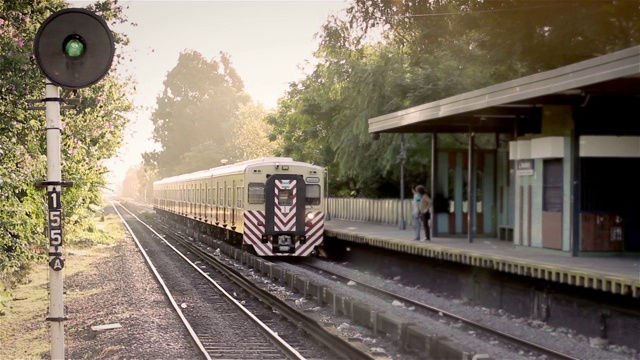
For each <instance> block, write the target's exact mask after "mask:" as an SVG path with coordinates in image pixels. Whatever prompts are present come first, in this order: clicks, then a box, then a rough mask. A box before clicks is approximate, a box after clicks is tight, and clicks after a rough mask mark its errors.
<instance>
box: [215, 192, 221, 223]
mask: <svg viewBox="0 0 640 360" xmlns="http://www.w3.org/2000/svg"><path fill="white" fill-rule="evenodd" d="M216 191H217V192H218V196H217V202H216V226H217V225H218V224H220V219H221V218H222V217H221V216H220V207H221V206H222V187H221V186H220V181H216Z"/></svg>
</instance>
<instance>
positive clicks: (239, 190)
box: [236, 186, 242, 208]
mask: <svg viewBox="0 0 640 360" xmlns="http://www.w3.org/2000/svg"><path fill="white" fill-rule="evenodd" d="M236 207H237V208H242V187H241V186H238V187H237V188H236Z"/></svg>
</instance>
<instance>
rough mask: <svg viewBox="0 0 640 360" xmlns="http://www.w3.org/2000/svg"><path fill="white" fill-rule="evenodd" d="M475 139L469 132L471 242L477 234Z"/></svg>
mask: <svg viewBox="0 0 640 360" xmlns="http://www.w3.org/2000/svg"><path fill="white" fill-rule="evenodd" d="M474 137H475V134H474V133H473V132H472V131H469V159H468V160H467V161H468V165H467V169H469V173H468V174H467V177H468V179H467V183H468V184H469V185H468V186H469V194H468V199H467V201H468V203H469V209H468V210H469V211H467V217H468V218H467V224H469V226H468V229H467V237H468V239H469V242H470V243H472V242H473V234H474V233H475V232H476V221H475V220H476V170H475V166H474V165H475V161H473V157H474V154H475V152H474V151H473V146H474V141H473V140H474Z"/></svg>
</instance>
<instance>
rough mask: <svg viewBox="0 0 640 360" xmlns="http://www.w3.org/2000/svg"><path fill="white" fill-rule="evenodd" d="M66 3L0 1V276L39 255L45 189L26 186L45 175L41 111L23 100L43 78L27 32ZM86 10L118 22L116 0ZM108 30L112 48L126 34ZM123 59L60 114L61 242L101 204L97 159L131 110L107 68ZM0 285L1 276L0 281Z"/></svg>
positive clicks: (111, 146) (110, 150) (113, 145)
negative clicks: (67, 184)
mask: <svg viewBox="0 0 640 360" xmlns="http://www.w3.org/2000/svg"><path fill="white" fill-rule="evenodd" d="M66 7H68V5H67V4H66V3H65V2H63V1H58V0H43V1H30V0H16V1H5V2H2V3H0V48H1V49H2V52H0V76H1V77H2V81H1V82H0V202H1V203H2V204H3V211H2V212H0V275H1V276H0V279H2V278H5V279H7V278H8V277H9V275H10V274H11V273H13V272H14V271H16V270H19V269H25V268H27V267H28V264H29V261H31V260H33V259H34V258H36V257H37V256H38V255H40V256H46V251H44V249H45V248H46V247H48V239H46V238H45V236H43V234H44V230H45V214H46V210H47V207H46V203H45V194H44V192H43V191H42V190H41V189H37V188H36V187H35V186H34V184H35V182H36V181H42V180H45V179H46V177H47V167H46V164H47V158H46V135H45V133H46V130H45V128H46V125H45V114H44V112H43V111H27V103H26V99H42V98H43V97H44V87H45V86H44V84H45V79H44V76H43V75H42V73H41V71H40V69H39V68H38V66H37V63H36V61H35V57H34V55H33V45H32V44H33V39H34V36H35V34H36V32H37V30H38V28H39V27H40V24H42V22H44V20H45V19H46V18H47V17H48V16H49V15H50V14H52V13H53V12H55V11H57V10H60V9H63V8H66ZM89 8H90V9H91V10H93V11H95V12H96V13H97V14H98V15H100V16H102V17H103V18H104V19H105V20H106V21H107V22H108V23H110V24H112V25H113V24H114V23H116V22H122V21H126V19H125V18H124V17H123V15H122V8H121V7H120V6H119V5H118V4H117V2H114V1H104V2H97V3H95V4H92V5H90V6H89ZM115 35H116V36H115V39H116V42H117V48H118V50H120V49H121V48H122V46H125V45H126V43H127V38H126V36H125V35H124V34H115ZM124 60H125V59H124V58H123V57H122V56H121V55H120V54H119V53H118V58H117V59H116V61H115V62H114V66H113V67H112V70H111V72H110V74H109V75H107V76H106V77H105V78H104V79H103V80H102V81H101V82H100V83H98V84H96V85H94V86H92V87H90V88H85V89H81V90H79V91H78V92H77V96H78V97H79V98H80V99H81V102H80V104H79V105H78V107H77V108H76V109H75V110H64V111H62V112H61V120H62V133H61V134H62V136H61V149H62V150H61V159H62V179H63V181H73V182H74V186H73V187H71V188H65V189H64V190H63V197H62V202H63V228H64V234H65V235H64V236H65V241H66V242H67V243H72V242H74V241H78V237H79V236H80V235H79V234H81V233H83V232H84V231H86V230H87V229H89V228H90V227H91V226H92V225H91V223H90V219H91V216H92V211H94V210H96V208H97V206H99V205H100V204H101V192H102V187H103V186H104V185H105V183H106V179H105V173H106V172H107V169H106V168H105V166H104V165H103V164H102V163H103V161H104V160H106V159H108V158H110V157H112V156H113V155H115V153H116V151H117V149H118V147H119V146H120V145H121V143H122V138H123V132H124V127H125V126H126V123H127V119H126V117H125V113H126V112H128V111H129V110H130V109H131V103H130V102H129V101H128V100H127V93H128V91H129V90H128V84H129V82H128V80H127V79H120V78H117V77H115V76H114V75H112V74H113V73H114V72H115V68H116V67H117V66H118V64H119V63H120V62H122V61H124ZM61 95H62V94H61ZM67 96H70V94H67ZM37 249H43V251H42V252H39V251H37ZM2 285H4V286H6V285H7V282H6V281H0V286H2Z"/></svg>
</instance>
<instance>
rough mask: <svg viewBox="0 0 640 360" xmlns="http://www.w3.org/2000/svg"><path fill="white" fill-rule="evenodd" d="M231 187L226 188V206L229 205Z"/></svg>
mask: <svg viewBox="0 0 640 360" xmlns="http://www.w3.org/2000/svg"><path fill="white" fill-rule="evenodd" d="M231 195H232V193H231V188H230V187H228V188H227V207H231Z"/></svg>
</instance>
